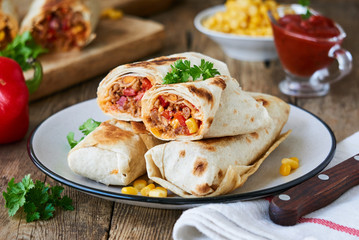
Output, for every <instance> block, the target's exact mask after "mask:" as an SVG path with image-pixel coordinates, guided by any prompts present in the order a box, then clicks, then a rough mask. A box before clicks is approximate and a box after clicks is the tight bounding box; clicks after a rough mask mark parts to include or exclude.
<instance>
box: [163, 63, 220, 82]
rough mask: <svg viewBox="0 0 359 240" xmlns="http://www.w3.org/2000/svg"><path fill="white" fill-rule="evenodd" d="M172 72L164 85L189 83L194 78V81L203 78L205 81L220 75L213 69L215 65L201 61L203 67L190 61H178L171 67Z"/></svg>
mask: <svg viewBox="0 0 359 240" xmlns="http://www.w3.org/2000/svg"><path fill="white" fill-rule="evenodd" d="M171 69H172V71H171V72H168V73H167V74H166V76H165V77H164V79H163V84H172V83H181V82H188V81H189V78H190V77H192V81H195V80H196V79H198V78H200V77H201V76H202V78H203V80H205V79H207V78H211V77H214V76H216V75H219V74H220V73H219V72H218V70H217V69H215V68H213V63H211V62H208V61H205V60H204V59H201V65H200V66H197V65H193V67H191V62H190V61H188V60H184V61H183V60H177V61H176V62H175V63H174V64H173V65H171Z"/></svg>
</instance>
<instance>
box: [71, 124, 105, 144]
mask: <svg viewBox="0 0 359 240" xmlns="http://www.w3.org/2000/svg"><path fill="white" fill-rule="evenodd" d="M100 124H101V122H97V121H95V120H93V119H92V118H89V119H87V121H86V122H84V123H83V124H82V125H81V126H80V127H79V130H80V131H81V132H82V133H83V134H84V135H85V136H87V135H88V134H90V132H92V131H93V130H95V128H97V127H98V126H100ZM66 138H67V142H68V143H69V145H70V147H71V148H74V147H75V146H76V145H77V144H78V143H79V142H80V141H81V140H82V139H84V137H82V138H80V140H78V141H77V140H75V133H74V132H69V133H68V134H67V136H66Z"/></svg>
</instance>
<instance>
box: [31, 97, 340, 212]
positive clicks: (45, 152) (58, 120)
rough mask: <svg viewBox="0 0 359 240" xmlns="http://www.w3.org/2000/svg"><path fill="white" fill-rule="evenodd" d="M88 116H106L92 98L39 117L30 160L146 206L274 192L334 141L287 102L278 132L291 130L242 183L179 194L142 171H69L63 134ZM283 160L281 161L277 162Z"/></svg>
mask: <svg viewBox="0 0 359 240" xmlns="http://www.w3.org/2000/svg"><path fill="white" fill-rule="evenodd" d="M88 118H93V119H95V120H96V121H105V120H107V119H108V117H107V116H105V115H104V114H103V113H102V112H101V110H100V109H99V108H98V106H97V104H96V99H92V100H88V101H85V102H82V103H79V104H76V105H74V106H71V107H68V108H66V109H64V110H62V111H60V112H58V113H56V114H54V115H53V116H51V117H49V118H48V119H46V120H45V121H43V122H42V123H41V124H40V125H39V126H38V127H37V128H36V129H35V130H34V131H33V133H32V134H31V136H30V138H29V141H28V152H29V155H30V157H31V159H32V161H33V162H34V164H35V165H36V166H37V167H38V168H39V169H40V170H41V171H43V172H44V173H45V174H47V175H49V176H50V177H52V178H53V179H55V180H57V181H59V182H61V183H63V184H65V185H67V186H70V187H73V188H75V189H77V190H79V191H82V192H85V193H87V194H90V195H94V196H97V197H101V198H105V199H109V200H113V201H119V202H122V203H127V204H132V205H137V206H144V207H151V208H166V209H186V208H190V207H195V206H198V205H202V204H207V203H223V202H233V201H237V200H249V199H255V198H260V197H265V196H269V195H273V194H276V193H278V192H281V191H283V190H285V189H288V188H290V187H293V186H295V185H297V184H299V183H301V182H303V181H305V180H307V179H309V178H311V177H313V176H314V175H316V174H317V173H319V172H320V171H321V170H322V169H323V168H324V167H325V166H326V165H327V164H328V163H329V162H330V161H331V159H332V157H333V155H334V152H335V147H336V140H335V137H334V134H333V132H332V130H331V129H330V128H329V127H328V126H327V125H326V124H325V123H324V122H323V121H322V120H320V119H319V118H318V117H316V116H315V115H313V114H312V113H309V112H307V111H305V110H303V109H301V108H298V107H296V106H293V105H291V112H290V115H289V119H288V122H287V124H286V126H285V127H284V129H283V132H286V131H288V130H289V129H291V130H292V133H291V134H290V135H289V137H288V139H287V140H286V141H284V142H283V143H282V144H281V145H280V146H279V147H278V148H277V149H276V150H275V151H274V152H273V153H271V155H270V156H269V157H268V158H267V159H266V160H265V161H264V163H263V164H262V165H261V167H260V168H259V170H258V171H257V172H256V173H255V174H254V175H252V176H251V177H250V178H249V179H248V180H247V182H246V183H245V184H244V185H243V186H242V187H240V188H238V189H237V190H235V191H234V192H232V193H230V194H226V195H222V196H218V197H204V198H182V197H179V196H176V195H174V194H173V193H171V192H169V191H167V190H166V189H163V188H162V187H161V186H158V185H157V184H153V183H151V181H149V180H148V179H146V177H143V178H140V179H138V180H136V181H134V182H133V183H131V184H130V185H129V186H126V187H117V186H106V185H103V184H101V183H98V182H95V181H92V180H89V179H87V178H84V177H81V176H79V175H76V174H75V173H73V172H72V171H71V170H70V168H69V167H68V164H67V154H68V152H69V150H70V146H69V145H68V143H67V140H66V135H67V133H68V132H70V131H73V130H74V129H77V128H78V126H80V125H81V124H82V123H83V122H85V121H86V120H87V119H88ZM79 134H80V132H75V135H77V136H78V135H79ZM283 165H284V166H285V167H281V166H283ZM282 168H284V169H282ZM153 190H154V191H153ZM150 192H151V193H150Z"/></svg>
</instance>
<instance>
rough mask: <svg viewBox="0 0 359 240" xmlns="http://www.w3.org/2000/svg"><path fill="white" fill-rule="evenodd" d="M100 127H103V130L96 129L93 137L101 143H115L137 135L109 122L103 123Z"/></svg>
mask: <svg viewBox="0 0 359 240" xmlns="http://www.w3.org/2000/svg"><path fill="white" fill-rule="evenodd" d="M100 127H102V131H95V132H94V133H93V138H94V139H96V141H97V142H98V143H100V144H101V143H103V144H115V143H116V142H118V141H121V140H126V139H128V138H131V137H133V136H134V135H135V134H134V133H132V132H129V131H125V130H123V129H120V128H118V127H116V126H114V125H112V124H110V123H107V122H103V123H101V125H100Z"/></svg>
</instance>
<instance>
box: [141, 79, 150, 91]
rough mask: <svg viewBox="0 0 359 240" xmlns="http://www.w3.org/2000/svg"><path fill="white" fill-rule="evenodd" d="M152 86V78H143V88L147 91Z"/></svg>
mask: <svg viewBox="0 0 359 240" xmlns="http://www.w3.org/2000/svg"><path fill="white" fill-rule="evenodd" d="M151 87H152V84H151V82H150V80H148V79H147V78H144V79H143V80H142V89H144V90H145V91H147V90H148V89H150V88H151Z"/></svg>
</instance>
